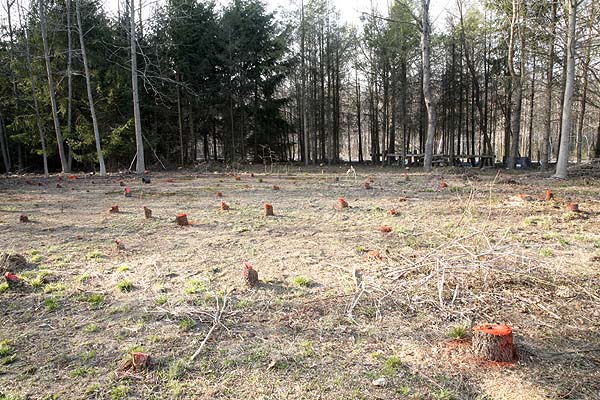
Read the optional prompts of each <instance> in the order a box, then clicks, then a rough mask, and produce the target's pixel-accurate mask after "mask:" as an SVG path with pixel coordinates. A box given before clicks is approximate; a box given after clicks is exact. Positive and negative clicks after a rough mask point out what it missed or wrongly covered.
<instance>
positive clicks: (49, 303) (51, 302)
mask: <svg viewBox="0 0 600 400" xmlns="http://www.w3.org/2000/svg"><path fill="white" fill-rule="evenodd" d="M58 306H59V304H58V300H56V299H55V298H54V297H48V298H47V299H44V308H45V309H46V311H48V312H52V311H54V310H56V309H57V308H58Z"/></svg>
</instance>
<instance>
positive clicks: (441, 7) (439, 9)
mask: <svg viewBox="0 0 600 400" xmlns="http://www.w3.org/2000/svg"><path fill="white" fill-rule="evenodd" d="M119 1H121V2H123V0H105V4H106V7H107V9H108V10H109V11H111V12H114V13H116V11H117V5H118V2H119ZM138 1H139V0H136V3H137V2H138ZM162 1H163V0H142V3H143V7H144V14H145V15H148V14H149V13H150V10H151V9H152V8H153V7H154V6H156V5H157V4H160V3H162ZM263 1H264V2H265V3H266V4H267V7H268V8H269V10H277V9H280V8H289V7H290V3H291V1H290V0H263ZM297 1H298V2H299V1H300V0H297ZM330 1H333V3H335V5H336V8H337V9H338V10H339V11H340V14H341V18H342V19H343V20H344V21H345V22H353V23H358V22H359V18H360V16H361V14H362V13H364V12H368V11H369V10H370V9H371V1H372V3H373V6H374V7H375V8H377V9H378V10H379V11H380V12H382V13H384V14H385V13H387V10H388V8H389V4H391V2H392V1H394V0H330ZM219 2H220V3H221V4H226V3H227V0H220V1H219ZM305 2H308V0H305ZM452 3H453V1H452V0H431V19H432V21H434V22H435V21H436V20H438V21H439V22H440V23H443V17H444V14H445V8H446V7H449V4H452ZM434 25H437V24H434Z"/></svg>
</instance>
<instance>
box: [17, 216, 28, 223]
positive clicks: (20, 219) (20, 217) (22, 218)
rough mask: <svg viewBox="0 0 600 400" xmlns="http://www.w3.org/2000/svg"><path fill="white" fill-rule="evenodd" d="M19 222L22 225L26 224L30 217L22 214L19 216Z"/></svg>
mask: <svg viewBox="0 0 600 400" xmlns="http://www.w3.org/2000/svg"><path fill="white" fill-rule="evenodd" d="M19 222H20V223H22V224H26V223H27V222H29V217H28V216H27V215H26V214H21V215H20V216H19Z"/></svg>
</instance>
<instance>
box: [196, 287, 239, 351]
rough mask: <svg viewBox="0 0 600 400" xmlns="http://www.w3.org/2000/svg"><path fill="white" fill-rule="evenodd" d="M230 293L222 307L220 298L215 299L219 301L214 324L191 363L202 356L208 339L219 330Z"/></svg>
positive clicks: (225, 295)
mask: <svg viewBox="0 0 600 400" xmlns="http://www.w3.org/2000/svg"><path fill="white" fill-rule="evenodd" d="M230 293H231V291H229V292H227V293H225V294H224V295H223V303H222V304H221V305H219V297H218V296H216V297H215V299H216V300H217V309H216V311H215V314H214V316H213V324H212V326H211V327H210V329H209V330H208V332H207V333H206V336H205V337H204V340H203V341H202V343H200V346H199V347H198V349H197V350H196V351H195V352H194V354H192V356H191V357H190V361H194V360H195V359H196V357H198V356H199V355H200V353H201V352H202V349H203V348H204V346H205V345H206V342H208V339H210V336H211V335H212V333H213V331H214V330H215V329H216V328H217V326H219V325H221V317H222V316H223V311H225V308H226V307H227V300H228V299H229V294H230Z"/></svg>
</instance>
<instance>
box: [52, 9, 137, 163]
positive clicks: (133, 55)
mask: <svg viewBox="0 0 600 400" xmlns="http://www.w3.org/2000/svg"><path fill="white" fill-rule="evenodd" d="M41 1H42V0H40V2H41ZM129 7H130V8H129V18H130V27H129V28H130V32H131V33H130V40H131V92H132V94H133V120H134V124H135V144H136V157H137V158H136V167H135V172H136V173H138V174H142V173H144V170H145V169H146V164H145V162H144V138H143V136H142V119H141V117H140V97H139V90H138V71H137V50H136V43H135V42H136V33H135V0H129Z"/></svg>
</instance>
